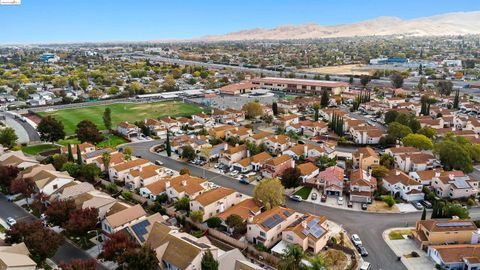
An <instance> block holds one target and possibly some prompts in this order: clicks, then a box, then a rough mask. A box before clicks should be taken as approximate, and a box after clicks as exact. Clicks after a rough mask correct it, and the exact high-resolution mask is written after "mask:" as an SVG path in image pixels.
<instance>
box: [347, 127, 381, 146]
mask: <svg viewBox="0 0 480 270" xmlns="http://www.w3.org/2000/svg"><path fill="white" fill-rule="evenodd" d="M350 133H351V135H352V138H353V141H354V142H355V143H356V144H378V143H379V142H380V139H381V138H382V137H383V136H384V135H385V132H384V131H383V130H380V129H378V128H376V127H371V126H364V127H356V128H352V129H351V131H350Z"/></svg>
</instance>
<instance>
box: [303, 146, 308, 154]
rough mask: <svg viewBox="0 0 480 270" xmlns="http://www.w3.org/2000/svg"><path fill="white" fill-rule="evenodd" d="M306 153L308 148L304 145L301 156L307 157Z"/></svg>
mask: <svg viewBox="0 0 480 270" xmlns="http://www.w3.org/2000/svg"><path fill="white" fill-rule="evenodd" d="M307 153H308V146H307V145H306V144H304V145H303V156H305V157H307V156H308V155H307Z"/></svg>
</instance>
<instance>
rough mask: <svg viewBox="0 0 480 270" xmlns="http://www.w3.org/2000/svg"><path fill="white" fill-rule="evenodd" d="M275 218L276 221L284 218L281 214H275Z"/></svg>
mask: <svg viewBox="0 0 480 270" xmlns="http://www.w3.org/2000/svg"><path fill="white" fill-rule="evenodd" d="M273 218H274V219H279V218H282V217H281V216H280V215H279V214H275V215H273Z"/></svg>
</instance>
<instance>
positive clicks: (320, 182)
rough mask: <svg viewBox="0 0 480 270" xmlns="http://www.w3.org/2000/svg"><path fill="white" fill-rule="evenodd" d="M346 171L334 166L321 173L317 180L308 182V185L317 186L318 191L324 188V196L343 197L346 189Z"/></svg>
mask: <svg viewBox="0 0 480 270" xmlns="http://www.w3.org/2000/svg"><path fill="white" fill-rule="evenodd" d="M344 177H345V171H344V170H343V169H342V168H340V167H338V166H332V167H328V168H326V169H325V170H324V171H321V172H320V173H319V174H318V176H317V177H316V178H315V179H311V180H309V181H307V183H311V184H315V185H316V186H317V189H320V187H322V188H323V194H326V195H334V196H342V195H343V188H344Z"/></svg>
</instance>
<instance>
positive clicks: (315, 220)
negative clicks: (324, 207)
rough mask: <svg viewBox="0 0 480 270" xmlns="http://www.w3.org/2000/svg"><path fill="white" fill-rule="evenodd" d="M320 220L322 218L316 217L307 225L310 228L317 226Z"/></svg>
mask: <svg viewBox="0 0 480 270" xmlns="http://www.w3.org/2000/svg"><path fill="white" fill-rule="evenodd" d="M319 221H320V220H319V219H318V218H315V219H313V220H311V221H310V222H308V224H307V226H308V227H309V228H311V227H313V226H315V225H316V224H317V223H318V222H319Z"/></svg>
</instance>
